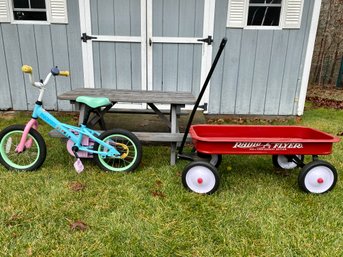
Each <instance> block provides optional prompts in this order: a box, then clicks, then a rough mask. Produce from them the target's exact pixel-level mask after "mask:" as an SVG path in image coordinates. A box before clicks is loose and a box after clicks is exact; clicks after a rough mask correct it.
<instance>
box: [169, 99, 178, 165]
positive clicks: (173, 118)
mask: <svg viewBox="0 0 343 257" xmlns="http://www.w3.org/2000/svg"><path fill="white" fill-rule="evenodd" d="M170 125H171V126H170V132H171V133H173V134H174V133H177V132H179V127H178V121H177V106H176V105H174V104H172V105H171V106H170ZM176 147H177V142H171V147H170V165H175V163H176Z"/></svg>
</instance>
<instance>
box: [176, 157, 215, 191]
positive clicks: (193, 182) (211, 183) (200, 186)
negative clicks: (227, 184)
mask: <svg viewBox="0 0 343 257" xmlns="http://www.w3.org/2000/svg"><path fill="white" fill-rule="evenodd" d="M182 184H183V186H184V187H185V188H187V189H188V190H190V191H193V192H195V193H198V194H213V193H214V192H215V191H217V189H218V187H219V175H218V172H217V169H216V168H215V167H214V166H213V165H211V164H209V163H208V162H204V161H195V162H191V163H190V164H189V165H187V166H186V168H185V169H184V170H183V172H182Z"/></svg>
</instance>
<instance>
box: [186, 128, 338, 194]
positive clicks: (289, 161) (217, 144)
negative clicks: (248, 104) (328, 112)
mask: <svg viewBox="0 0 343 257" xmlns="http://www.w3.org/2000/svg"><path fill="white" fill-rule="evenodd" d="M190 134H191V136H192V141H193V144H194V147H195V149H196V152H197V155H198V156H199V157H200V158H201V157H202V158H206V157H208V158H207V159H208V160H209V162H206V161H204V160H202V161H199V160H198V161H194V162H192V163H191V164H189V165H188V166H187V167H186V168H185V169H184V171H183V174H182V181H183V184H184V186H185V187H186V188H188V189H190V190H192V191H194V192H197V193H207V194H210V193H213V192H215V191H216V190H217V188H218V186H219V176H218V172H217V169H216V166H217V167H218V166H219V164H220V162H221V155H222V154H242V155H244V154H250V155H272V160H273V164H274V165H275V166H276V167H277V168H282V169H294V168H296V167H301V168H302V170H301V172H300V174H299V177H298V182H299V186H300V188H302V189H303V190H304V191H306V192H311V193H324V192H327V191H329V190H331V189H332V188H333V187H334V186H335V184H336V181H337V171H336V169H335V168H334V167H333V166H332V165H331V164H330V163H328V162H325V161H322V160H318V155H328V154H331V152H332V144H333V143H335V142H338V141H339V138H338V137H335V136H332V135H330V134H327V133H324V132H322V131H319V130H315V129H312V128H307V127H300V126H242V125H194V126H192V127H191V128H190ZM304 155H312V156H313V161H312V162H310V163H308V164H306V165H305V164H304V162H303V161H304Z"/></svg>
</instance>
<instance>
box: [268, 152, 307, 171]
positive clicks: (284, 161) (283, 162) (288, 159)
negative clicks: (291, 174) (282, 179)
mask: <svg viewBox="0 0 343 257" xmlns="http://www.w3.org/2000/svg"><path fill="white" fill-rule="evenodd" d="M293 156H294V155H273V157H272V161H273V164H274V167H276V168H279V169H284V170H291V169H295V168H296V167H299V164H298V163H296V162H294V161H293V160H292V159H293ZM295 156H296V157H298V159H299V160H301V162H303V161H304V155H295Z"/></svg>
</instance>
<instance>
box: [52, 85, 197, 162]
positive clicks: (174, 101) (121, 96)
mask: <svg viewBox="0 0 343 257" xmlns="http://www.w3.org/2000/svg"><path fill="white" fill-rule="evenodd" d="M78 96H93V97H107V98H108V99H109V100H110V101H111V102H112V105H109V106H107V107H106V108H103V109H96V110H94V115H93V116H92V117H91V118H90V120H89V122H88V125H89V126H90V127H93V126H95V125H96V124H99V125H100V128H101V129H102V130H106V129H107V128H106V124H105V121H104V119H103V116H104V114H105V113H106V112H108V111H109V110H110V109H111V108H112V107H113V106H114V105H115V104H116V103H119V102H120V103H124V102H126V103H146V104H147V105H148V106H149V107H150V108H151V109H152V110H153V112H154V113H156V114H157V115H158V116H159V117H160V118H161V120H162V121H163V122H164V123H165V124H166V125H167V126H168V127H169V132H166V133H160V132H158V133H157V132H154V131H151V132H133V133H134V134H135V135H136V136H137V137H138V138H139V140H141V141H149V142H170V143H171V152H170V164H171V165H174V164H175V162H176V148H177V144H178V143H179V142H181V140H182V137H183V134H182V133H180V130H179V124H178V117H179V115H180V113H181V108H184V107H185V105H186V104H194V103H195V101H196V99H195V97H194V96H193V95H192V94H191V93H189V92H163V91H132V90H116V89H104V88H77V89H73V90H71V91H67V92H65V93H63V94H60V95H58V99H59V100H69V101H70V102H71V103H72V104H75V105H76V108H77V109H79V110H80V115H79V124H81V123H82V121H83V118H84V114H85V106H84V105H83V104H80V103H77V102H76V98H77V97H78ZM156 104H167V105H168V106H170V109H169V112H168V113H165V112H163V111H162V110H160V109H159V108H158V107H157V106H156ZM167 114H169V115H170V117H169V118H168V117H167Z"/></svg>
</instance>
